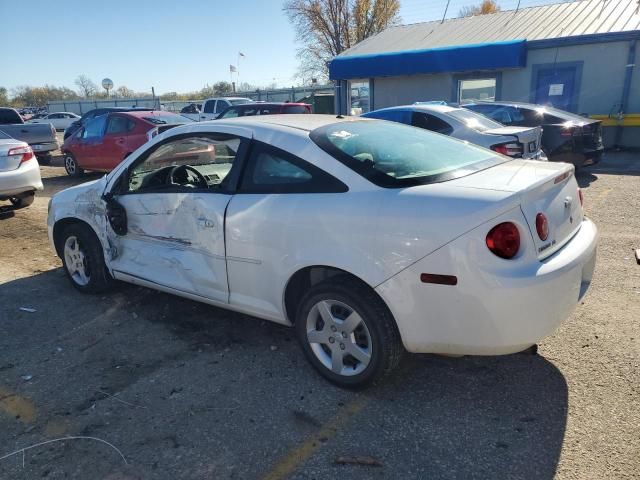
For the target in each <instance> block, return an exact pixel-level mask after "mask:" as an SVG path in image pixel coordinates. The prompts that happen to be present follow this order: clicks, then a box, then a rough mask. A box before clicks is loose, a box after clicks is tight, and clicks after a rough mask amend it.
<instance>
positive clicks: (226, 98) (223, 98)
mask: <svg viewBox="0 0 640 480" xmlns="http://www.w3.org/2000/svg"><path fill="white" fill-rule="evenodd" d="M209 100H249V101H250V102H253V100H251V99H250V98H247V97H211V98H205V99H204V100H202V101H203V102H207V101H209Z"/></svg>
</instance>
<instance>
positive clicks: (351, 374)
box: [295, 276, 404, 388]
mask: <svg viewBox="0 0 640 480" xmlns="http://www.w3.org/2000/svg"><path fill="white" fill-rule="evenodd" d="M295 326H296V332H297V334H298V339H299V341H300V343H301V345H302V349H303V350H304V353H305V356H306V357H307V359H308V360H309V362H311V364H312V365H313V366H314V367H315V368H316V370H318V372H319V373H320V374H321V375H322V376H324V377H325V378H327V379H328V380H330V381H331V382H333V383H335V384H337V385H339V386H341V387H347V388H358V387H363V386H365V385H367V384H369V383H371V382H374V381H376V380H378V379H380V378H382V377H383V376H384V375H386V374H387V373H389V372H390V371H392V370H393V369H394V368H395V367H396V366H397V365H398V363H399V362H400V359H401V356H402V353H403V352H404V348H403V346H402V342H401V339H400V334H399V333H398V329H397V327H396V324H395V322H394V320H393V317H392V316H391V313H390V312H389V310H388V309H387V307H386V305H384V303H383V302H382V300H381V299H380V298H379V297H378V296H377V294H376V293H375V292H374V291H373V290H372V289H371V288H370V287H368V286H366V285H363V284H361V283H360V282H359V281H357V280H355V279H351V278H349V277H345V276H337V277H333V278H331V280H330V281H327V282H322V283H320V284H318V285H316V286H314V287H312V288H311V289H310V290H309V291H308V292H307V294H306V295H305V296H304V297H303V299H302V301H301V302H300V307H299V308H298V314H297V317H296V325H295Z"/></svg>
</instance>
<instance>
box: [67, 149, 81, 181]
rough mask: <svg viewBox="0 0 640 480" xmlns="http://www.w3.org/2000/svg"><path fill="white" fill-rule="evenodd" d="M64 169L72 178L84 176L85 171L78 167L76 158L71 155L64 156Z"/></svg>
mask: <svg viewBox="0 0 640 480" xmlns="http://www.w3.org/2000/svg"><path fill="white" fill-rule="evenodd" d="M64 169H65V171H66V172H67V175H69V176H70V177H80V176H82V175H83V174H84V170H83V169H82V168H80V167H79V166H78V162H77V161H76V158H75V157H74V156H73V155H72V154H70V153H65V154H64Z"/></svg>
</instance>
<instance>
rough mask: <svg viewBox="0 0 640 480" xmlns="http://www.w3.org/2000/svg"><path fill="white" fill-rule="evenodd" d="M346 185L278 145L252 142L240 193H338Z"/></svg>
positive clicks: (344, 190)
mask: <svg viewBox="0 0 640 480" xmlns="http://www.w3.org/2000/svg"><path fill="white" fill-rule="evenodd" d="M347 190H348V189H347V186H346V185H345V184H344V183H342V182H341V181H340V180H338V179H336V178H335V177H333V176H332V175H330V174H328V173H327V172H325V171H323V170H321V169H320V168H318V167H316V166H314V165H312V164H310V163H309V162H306V161H304V160H302V159H300V158H298V157H296V156H295V155H292V154H290V153H288V152H285V151H284V150H281V149H279V148H275V147H272V146H270V145H267V144H264V143H261V142H254V146H253V148H252V150H251V155H250V156H249V160H248V163H247V166H246V168H245V171H244V173H243V176H242V180H241V183H240V193H337V192H346V191H347Z"/></svg>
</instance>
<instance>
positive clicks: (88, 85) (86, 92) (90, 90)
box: [74, 75, 98, 98]
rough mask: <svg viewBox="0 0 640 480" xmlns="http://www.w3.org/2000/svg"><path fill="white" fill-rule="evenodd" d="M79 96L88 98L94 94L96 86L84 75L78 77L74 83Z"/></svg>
mask: <svg viewBox="0 0 640 480" xmlns="http://www.w3.org/2000/svg"><path fill="white" fill-rule="evenodd" d="M74 83H75V84H76V86H77V87H78V92H79V93H80V95H81V96H83V97H86V98H89V97H91V96H93V95H95V94H96V92H97V91H98V86H97V85H96V84H95V83H94V82H93V80H91V79H90V78H89V77H87V76H86V75H79V76H78V78H76V80H75V82H74Z"/></svg>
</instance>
